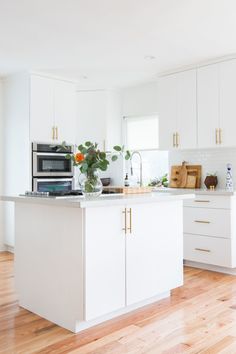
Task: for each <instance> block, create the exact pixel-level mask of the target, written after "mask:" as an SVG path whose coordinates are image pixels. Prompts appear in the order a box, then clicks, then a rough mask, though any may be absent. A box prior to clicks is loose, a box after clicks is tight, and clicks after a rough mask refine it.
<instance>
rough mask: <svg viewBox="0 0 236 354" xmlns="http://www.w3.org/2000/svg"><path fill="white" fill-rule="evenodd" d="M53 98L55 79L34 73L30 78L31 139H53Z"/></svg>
mask: <svg viewBox="0 0 236 354" xmlns="http://www.w3.org/2000/svg"><path fill="white" fill-rule="evenodd" d="M53 100H54V92H53V81H52V80H51V79H48V78H45V77H41V76H36V75H32V76H31V78H30V139H31V140H32V141H42V142H51V141H53V135H54V131H53V129H54V104H53Z"/></svg>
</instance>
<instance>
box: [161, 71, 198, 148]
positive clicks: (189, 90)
mask: <svg viewBox="0 0 236 354" xmlns="http://www.w3.org/2000/svg"><path fill="white" fill-rule="evenodd" d="M158 97H159V98H158V102H159V103H158V107H159V108H158V113H159V127H160V128H159V141H160V149H162V150H169V149H173V148H180V149H181V148H182V149H191V148H195V147H196V146H197V117H196V70H188V71H184V72H181V73H177V74H173V75H168V76H165V77H162V78H160V79H159V83H158Z"/></svg>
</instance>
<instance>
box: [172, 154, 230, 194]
mask: <svg viewBox="0 0 236 354" xmlns="http://www.w3.org/2000/svg"><path fill="white" fill-rule="evenodd" d="M182 161H187V162H188V163H189V164H195V165H202V187H204V184H203V182H204V179H205V177H206V174H207V173H215V172H216V173H217V176H218V183H219V184H218V188H225V177H226V164H227V163H231V164H232V166H233V180H234V188H236V148H220V149H216V148H214V149H204V150H202V149H199V150H186V151H170V153H169V165H170V166H172V165H181V163H182Z"/></svg>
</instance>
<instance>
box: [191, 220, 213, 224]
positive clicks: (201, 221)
mask: <svg viewBox="0 0 236 354" xmlns="http://www.w3.org/2000/svg"><path fill="white" fill-rule="evenodd" d="M194 222H197V223H199V224H210V221H205V220H194Z"/></svg>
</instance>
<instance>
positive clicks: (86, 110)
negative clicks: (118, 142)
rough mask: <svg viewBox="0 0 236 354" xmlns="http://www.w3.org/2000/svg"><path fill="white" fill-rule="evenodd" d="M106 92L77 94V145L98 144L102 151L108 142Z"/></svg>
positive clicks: (82, 92) (81, 92)
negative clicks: (89, 142) (88, 142)
mask: <svg viewBox="0 0 236 354" xmlns="http://www.w3.org/2000/svg"><path fill="white" fill-rule="evenodd" d="M107 109H108V107H107V93H106V91H80V92H77V128H76V143H77V144H78V145H79V144H83V143H84V142H85V141H91V142H97V143H98V144H99V147H100V148H101V149H104V147H105V141H106V118H107Z"/></svg>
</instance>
